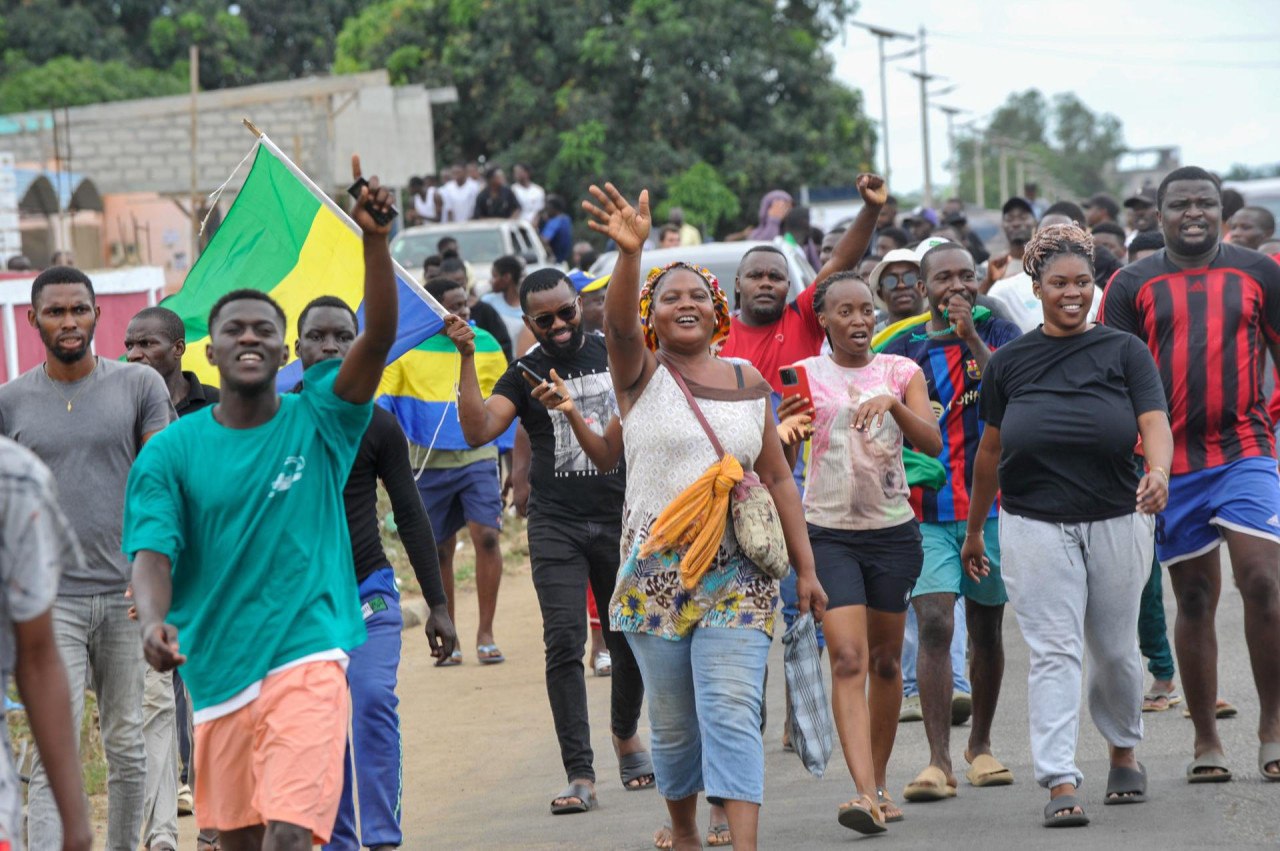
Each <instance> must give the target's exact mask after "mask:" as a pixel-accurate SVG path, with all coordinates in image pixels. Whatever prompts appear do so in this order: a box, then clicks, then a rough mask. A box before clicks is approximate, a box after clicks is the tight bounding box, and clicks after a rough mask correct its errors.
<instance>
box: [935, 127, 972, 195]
mask: <svg viewBox="0 0 1280 851" xmlns="http://www.w3.org/2000/svg"><path fill="white" fill-rule="evenodd" d="M938 109H939V110H941V111H942V113H943V114H944V115H945V116H947V150H948V151H950V152H951V159H950V165H951V168H950V171H951V194H952V195H954V196H955V197H957V198H959V197H960V152H959V151H957V150H956V132H955V117H956V116H957V115H959V114H960V113H962V112H965V111H966V110H963V109H960V108H959V107H955V106H939V107H938Z"/></svg>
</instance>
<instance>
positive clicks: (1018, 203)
mask: <svg viewBox="0 0 1280 851" xmlns="http://www.w3.org/2000/svg"><path fill="white" fill-rule="evenodd" d="M1018 207H1021V208H1022V209H1024V210H1026V211H1027V212H1028V213H1030V214H1031V215H1033V216H1034V215H1035V214H1036V208H1035V207H1033V206H1031V202H1030V201H1028V200H1027V199H1026V198H1023V197H1022V196H1020V195H1014V196H1013V197H1012V198H1010V199H1009V200H1008V201H1005V202H1004V206H1003V207H1001V208H1000V214H1001V215H1004V214H1005V213H1008V212H1009V211H1010V210H1013V209H1016V208H1018Z"/></svg>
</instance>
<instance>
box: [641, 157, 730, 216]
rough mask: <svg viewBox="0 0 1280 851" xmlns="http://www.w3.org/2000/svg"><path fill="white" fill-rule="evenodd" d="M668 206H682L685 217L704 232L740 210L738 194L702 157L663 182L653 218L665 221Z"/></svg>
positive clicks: (668, 209) (669, 210) (668, 210)
mask: <svg viewBox="0 0 1280 851" xmlns="http://www.w3.org/2000/svg"><path fill="white" fill-rule="evenodd" d="M672 207H680V208H681V209H682V210H684V218H685V221H686V222H688V223H689V224H692V225H695V226H697V227H698V228H700V229H701V230H703V231H704V232H706V233H715V232H716V228H717V227H718V226H719V225H720V223H721V222H726V221H730V220H732V219H735V218H736V217H737V216H738V214H739V213H741V212H742V204H741V203H739V201H738V196H737V195H735V194H734V192H733V190H732V189H730V188H729V187H728V186H725V185H724V181H723V180H721V179H720V175H719V174H718V173H717V172H716V170H715V169H714V168H712V167H711V166H710V165H708V164H707V163H705V162H703V161H702V160H698V161H697V162H696V163H694V164H693V165H691V166H690V167H689V168H688V169H686V170H685V171H683V172H681V173H680V174H677V175H676V176H675V177H673V178H671V180H670V181H668V182H667V200H666V201H664V202H663V203H662V204H660V205H659V206H658V209H657V210H656V212H657V214H658V218H657V219H656V221H665V220H666V219H667V215H668V214H669V213H670V212H671V208H672Z"/></svg>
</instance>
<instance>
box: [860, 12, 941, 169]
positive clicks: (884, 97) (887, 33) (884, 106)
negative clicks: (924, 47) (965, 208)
mask: <svg viewBox="0 0 1280 851" xmlns="http://www.w3.org/2000/svg"><path fill="white" fill-rule="evenodd" d="M850 23H851V24H853V25H854V26H855V27H860V28H862V29H864V30H866V31H867V32H869V33H871V34H872V35H873V36H875V37H876V46H877V48H878V51H879V54H880V136H881V138H882V140H883V142H884V179H885V182H886V183H889V182H890V181H889V177H890V168H889V95H888V91H887V89H886V87H885V78H884V68H885V64H886V63H887V62H892V61H893V60H895V59H906V58H907V57H909V56H914V55H915V54H916V52H917V51H916V50H915V49H912V50H908V51H906V52H904V53H896V54H894V55H892V56H885V55H884V43H885V42H886V41H889V40H890V39H895V38H902V39H906V40H907V41H915V36H913V35H909V34H907V33H900V32H896V31H894V30H891V29H886V28H884V27H877V26H872V25H871V24H864V23H862V22H861V21H850ZM926 179H927V178H926Z"/></svg>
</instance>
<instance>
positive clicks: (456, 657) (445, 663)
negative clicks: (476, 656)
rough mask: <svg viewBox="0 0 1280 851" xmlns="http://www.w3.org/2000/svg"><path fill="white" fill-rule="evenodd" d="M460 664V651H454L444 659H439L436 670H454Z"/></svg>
mask: <svg viewBox="0 0 1280 851" xmlns="http://www.w3.org/2000/svg"><path fill="white" fill-rule="evenodd" d="M461 664H462V651H461V650H455V651H453V652H452V653H450V654H449V656H448V657H447V658H445V659H441V660H440V662H439V663H438V664H437V665H436V667H437V668H454V667H457V666H458V665H461Z"/></svg>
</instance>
